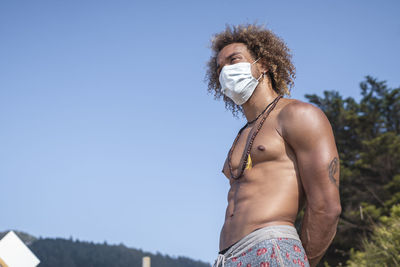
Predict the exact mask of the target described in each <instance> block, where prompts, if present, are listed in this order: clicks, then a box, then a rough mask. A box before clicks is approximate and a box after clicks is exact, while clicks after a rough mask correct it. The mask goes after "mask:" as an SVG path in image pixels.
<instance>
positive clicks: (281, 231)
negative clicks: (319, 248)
mask: <svg viewBox="0 0 400 267" xmlns="http://www.w3.org/2000/svg"><path fill="white" fill-rule="evenodd" d="M274 238H291V239H295V240H298V241H300V238H299V235H298V233H297V230H296V228H294V227H293V226H291V225H272V226H266V227H263V228H260V229H257V230H255V231H253V232H251V233H250V234H248V235H246V236H245V237H243V238H242V239H240V240H239V241H238V242H236V243H235V244H234V245H232V246H231V247H230V248H229V249H228V250H227V251H226V252H225V254H224V257H225V258H226V259H228V258H231V257H236V256H239V255H240V254H242V253H243V252H245V251H246V250H248V249H249V248H251V247H253V246H254V245H256V244H258V243H260V242H262V241H264V240H267V239H274ZM220 255H221V254H220Z"/></svg>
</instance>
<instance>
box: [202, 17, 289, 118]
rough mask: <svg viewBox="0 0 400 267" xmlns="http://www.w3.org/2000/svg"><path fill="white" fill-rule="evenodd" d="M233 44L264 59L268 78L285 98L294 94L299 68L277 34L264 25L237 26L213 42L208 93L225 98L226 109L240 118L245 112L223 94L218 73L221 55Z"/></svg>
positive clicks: (209, 64) (208, 66) (215, 36)
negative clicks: (219, 54) (222, 51)
mask: <svg viewBox="0 0 400 267" xmlns="http://www.w3.org/2000/svg"><path fill="white" fill-rule="evenodd" d="M232 43H243V44H245V45H246V46H247V49H248V51H249V52H250V54H251V55H252V56H253V58H261V59H262V60H261V64H264V66H265V67H267V69H268V75H269V78H270V81H271V84H272V88H273V89H274V90H275V91H276V92H277V93H278V94H281V95H285V94H286V95H290V88H291V87H292V86H293V84H294V82H293V80H294V78H295V76H296V74H295V72H296V69H295V67H294V66H293V64H292V62H291V58H292V55H291V54H290V50H289V48H288V47H287V46H286V44H285V43H284V42H283V40H282V39H280V38H279V37H278V36H276V35H275V34H274V33H273V32H271V31H270V30H268V29H265V28H264V27H263V26H257V25H254V24H244V25H237V26H229V25H227V26H226V29H225V31H223V32H221V33H219V34H216V35H214V38H213V39H212V41H211V50H212V56H211V58H210V60H209V61H208V63H207V68H208V69H207V73H206V77H205V80H206V82H207V81H208V92H209V93H213V94H214V99H220V98H221V97H222V98H223V100H224V102H225V108H226V109H228V110H231V111H232V114H233V115H234V116H236V117H237V115H238V113H242V115H243V110H242V107H241V106H239V105H236V104H235V103H234V102H233V101H232V100H231V99H230V98H229V97H226V96H225V95H224V94H223V93H222V92H221V85H220V83H219V76H218V72H217V68H218V66H217V57H218V53H219V52H220V51H221V50H222V49H223V48H224V47H225V46H227V45H229V44H232Z"/></svg>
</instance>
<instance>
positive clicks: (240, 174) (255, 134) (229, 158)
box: [228, 95, 282, 180]
mask: <svg viewBox="0 0 400 267" xmlns="http://www.w3.org/2000/svg"><path fill="white" fill-rule="evenodd" d="M281 97H282V95H278V96H277V97H276V98H275V99H274V100H273V101H272V102H271V103H269V104H268V106H267V107H266V108H265V109H264V110H263V112H261V113H260V114H259V115H258V116H257V117H256V118H255V119H254V120H252V121H250V122H247V123H246V124H245V125H244V126H243V127H242V128H241V129H240V130H239V132H238V134H237V136H236V138H235V141H233V145H232V147H231V149H230V150H229V153H228V166H229V172H230V174H231V178H232V179H235V180H236V179H239V178H240V177H241V176H242V175H243V172H244V170H245V168H246V165H247V161H248V159H249V155H250V150H251V147H252V146H253V142H254V139H255V138H256V136H257V134H258V132H259V131H260V130H261V127H262V126H263V124H264V122H265V120H266V119H267V117H268V115H269V113H271V111H272V110H273V109H274V108H275V106H276V104H277V103H278V101H279V99H280V98H281ZM265 111H267V112H265ZM264 113H265V115H264V116H263V117H262V119H261V121H260V123H259V124H258V126H257V128H256V130H255V131H254V132H253V134H252V135H251V137H250V141H249V143H248V147H247V150H246V147H245V151H244V152H245V153H244V154H243V155H242V159H241V160H240V161H243V164H242V167H241V169H240V173H239V175H237V176H235V175H234V174H233V170H232V163H231V161H232V153H233V150H234V149H235V146H236V143H237V141H238V140H239V137H240V135H241V134H242V131H243V130H244V129H245V128H246V127H247V126H248V125H249V124H251V123H253V122H255V121H257V120H258V119H259V118H260V117H261V115H263V114H264ZM243 156H244V157H243Z"/></svg>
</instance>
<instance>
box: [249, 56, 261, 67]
mask: <svg viewBox="0 0 400 267" xmlns="http://www.w3.org/2000/svg"><path fill="white" fill-rule="evenodd" d="M259 60H260V57H259V58H257V60H256V61H254V62H253V63H251V65H253V64H255V63H256V62H257V61H259Z"/></svg>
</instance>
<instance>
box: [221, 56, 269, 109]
mask: <svg viewBox="0 0 400 267" xmlns="http://www.w3.org/2000/svg"><path fill="white" fill-rule="evenodd" d="M258 60H259V59H257V60H256V61H254V62H253V63H251V64H250V63H249V62H239V63H236V64H233V65H225V66H224V67H223V68H222V70H221V73H220V74H219V83H220V84H221V91H222V93H223V94H224V95H226V96H227V97H229V98H230V99H232V100H233V102H235V104H236V105H243V104H244V103H245V102H246V101H247V100H248V99H249V98H250V96H251V95H252V94H253V92H254V90H255V89H256V87H257V85H258V81H259V80H260V79H261V77H262V74H261V75H260V77H259V78H258V79H256V78H254V77H253V75H252V74H251V66H252V65H253V64H254V63H256V62H257V61H258Z"/></svg>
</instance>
